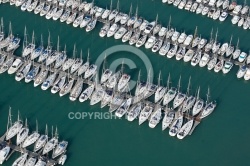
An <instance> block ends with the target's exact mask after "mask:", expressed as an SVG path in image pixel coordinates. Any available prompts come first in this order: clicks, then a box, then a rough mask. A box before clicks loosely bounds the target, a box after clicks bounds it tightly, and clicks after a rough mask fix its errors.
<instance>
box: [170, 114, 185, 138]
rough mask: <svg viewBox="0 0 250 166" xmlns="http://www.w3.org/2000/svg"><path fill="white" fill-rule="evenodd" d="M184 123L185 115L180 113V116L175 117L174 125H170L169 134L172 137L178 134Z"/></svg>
mask: <svg viewBox="0 0 250 166" xmlns="http://www.w3.org/2000/svg"><path fill="white" fill-rule="evenodd" d="M182 123H183V115H182V114H180V115H179V116H177V119H175V120H174V121H173V123H172V125H171V126H170V129H169V135H170V136H172V137H174V136H176V134H177V133H178V131H179V130H180V129H181V126H182Z"/></svg>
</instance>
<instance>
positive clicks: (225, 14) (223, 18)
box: [219, 12, 228, 21]
mask: <svg viewBox="0 0 250 166" xmlns="http://www.w3.org/2000/svg"><path fill="white" fill-rule="evenodd" d="M227 16H228V13H227V12H222V13H221V15H220V17H219V20H220V21H225V20H226V18H227Z"/></svg>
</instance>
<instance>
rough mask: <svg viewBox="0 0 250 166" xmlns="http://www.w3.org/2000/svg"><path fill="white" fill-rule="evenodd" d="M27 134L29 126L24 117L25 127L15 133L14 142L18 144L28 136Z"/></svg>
mask: <svg viewBox="0 0 250 166" xmlns="http://www.w3.org/2000/svg"><path fill="white" fill-rule="evenodd" d="M28 134H29V128H28V125H27V119H26V122H25V127H23V128H22V129H21V130H20V131H19V132H18V134H17V139H16V144H17V145H20V144H21V143H22V142H23V141H24V140H25V139H26V138H27V137H28Z"/></svg>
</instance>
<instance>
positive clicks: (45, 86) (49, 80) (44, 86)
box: [41, 72, 58, 90]
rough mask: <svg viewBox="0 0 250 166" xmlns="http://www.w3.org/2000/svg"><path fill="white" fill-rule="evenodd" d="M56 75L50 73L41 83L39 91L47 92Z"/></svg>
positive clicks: (55, 73)
mask: <svg viewBox="0 0 250 166" xmlns="http://www.w3.org/2000/svg"><path fill="white" fill-rule="evenodd" d="M57 74H58V73H57V72H54V73H50V75H49V77H48V78H47V79H46V80H45V81H44V82H43V84H42V86H41V89H42V90H47V89H48V88H50V87H51V86H52V85H53V83H54V81H55V79H56V77H57Z"/></svg>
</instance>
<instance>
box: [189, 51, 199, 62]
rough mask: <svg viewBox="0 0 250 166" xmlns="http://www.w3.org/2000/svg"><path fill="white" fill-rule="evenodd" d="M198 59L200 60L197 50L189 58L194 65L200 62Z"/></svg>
mask: <svg viewBox="0 0 250 166" xmlns="http://www.w3.org/2000/svg"><path fill="white" fill-rule="evenodd" d="M200 60H201V51H198V52H196V53H195V55H194V56H193V58H192V59H191V65H192V66H196V65H197V64H198V63H199V62H200Z"/></svg>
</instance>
